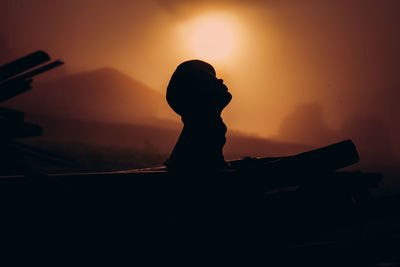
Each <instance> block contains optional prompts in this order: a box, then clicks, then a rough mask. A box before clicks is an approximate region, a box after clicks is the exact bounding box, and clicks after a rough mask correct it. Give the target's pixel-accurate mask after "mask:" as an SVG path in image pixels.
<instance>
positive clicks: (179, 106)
mask: <svg viewBox="0 0 400 267" xmlns="http://www.w3.org/2000/svg"><path fill="white" fill-rule="evenodd" d="M28 62H31V61H30V60H28ZM22 65H25V63H23V64H22ZM28 65H29V64H28ZM9 66H10V65H9ZM11 66H13V64H11ZM27 68H30V67H27ZM0 70H1V71H2V73H0V77H2V76H1V75H4V71H5V73H7V70H8V68H5V69H4V66H2V67H1V68H0ZM182 73H183V75H184V77H180V76H179V75H181V74H182ZM175 74H176V76H173V78H172V79H171V83H170V87H169V88H168V95H167V99H168V101H169V103H170V105H171V107H172V108H173V109H174V110H175V111H176V112H177V113H178V114H180V115H181V116H182V119H183V122H184V124H185V126H184V129H183V131H182V134H181V137H180V138H179V140H178V143H177V145H176V147H175V149H174V151H173V153H172V155H171V157H170V159H169V161H168V163H167V166H168V169H167V168H166V167H159V168H150V169H142V170H126V171H120V172H103V173H101V172H98V173H74V174H71V173H59V174H46V173H38V172H34V171H32V170H28V169H26V170H24V174H23V175H8V176H0V215H1V219H0V231H1V241H0V242H2V243H3V244H4V245H6V247H8V248H9V249H10V250H11V251H13V252H14V253H17V254H18V255H19V256H20V257H24V258H25V259H26V258H29V259H32V255H34V257H35V258H39V259H48V258H49V257H54V256H55V257H56V258H57V259H56V262H57V263H65V261H66V260H68V259H71V257H76V255H77V254H83V255H85V256H87V257H89V258H91V261H92V260H93V258H92V257H94V258H95V259H97V260H101V261H103V259H104V258H106V257H107V255H108V254H109V253H110V252H111V251H112V252H113V256H112V258H111V260H112V262H113V263H114V264H113V265H116V264H115V263H116V262H118V261H119V260H123V261H125V262H126V261H127V260H128V261H129V262H130V263H134V264H140V263H141V262H142V261H145V265H155V264H157V265H160V263H161V264H163V265H166V264H169V263H171V264H174V265H182V266H193V265H203V266H204V265H222V266H225V265H232V264H239V265H243V266H254V265H269V266H282V265H285V266H299V265H300V266H301V265H304V266H311V265H313V266H384V265H385V264H386V266H387V264H391V266H396V265H395V264H397V263H398V262H399V254H398V251H400V246H399V244H400V242H399V238H400V236H399V235H398V233H399V232H400V231H399V227H398V224H397V223H396V222H399V221H400V215H399V212H398V210H399V209H398V207H399V203H400V200H399V199H391V201H386V200H382V199H381V200H376V199H374V198H373V195H372V194H370V189H371V188H373V187H376V186H378V184H379V182H380V179H381V175H380V174H374V173H363V172H360V171H338V169H340V168H343V167H346V166H349V165H351V164H354V163H356V162H358V160H359V157H358V153H357V150H356V148H355V146H354V144H353V143H352V142H351V141H350V140H346V141H342V142H339V143H336V144H333V145H329V146H326V147H322V148H320V149H317V150H313V151H308V152H304V153H301V154H297V155H292V156H285V157H274V158H271V157H270V158H246V159H241V160H236V161H230V162H229V163H227V162H225V160H224V158H223V155H222V147H223V145H224V143H225V132H226V128H225V126H224V124H223V122H222V119H221V117H220V115H221V111H222V110H223V108H224V107H225V106H226V105H227V104H228V103H229V101H230V95H229V93H227V91H226V90H225V87H224V86H223V85H222V83H221V81H219V80H218V79H216V77H215V71H214V70H213V68H212V67H210V66H209V65H208V64H205V63H204V62H199V61H190V62H187V63H184V65H181V66H180V67H178V69H177V71H176V72H175ZM175 74H174V75H175ZM12 75H18V74H17V73H14V74H12ZM12 75H11V76H9V77H6V78H4V79H5V83H2V84H1V85H0V86H3V85H4V84H5V85H6V86H5V87H3V88H6V91H7V92H8V93H7V94H9V96H11V95H12V94H10V93H9V92H12V90H13V89H18V88H20V90H22V91H24V90H28V89H29V83H30V81H29V80H24V79H22V82H21V83H14V84H13V85H12V86H11V82H10V83H7V81H8V80H9V79H13V78H12ZM187 75H188V76H187ZM3 77H5V76H3ZM188 77H190V79H189V78H188ZM187 79H189V80H187ZM192 82H195V83H194V84H191V83H192ZM188 84H189V85H190V86H193V87H190V88H192V89H193V88H197V87H196V86H200V87H199V88H198V89H199V91H198V90H197V89H196V90H194V91H193V90H192V91H185V88H188V87H187V86H188ZM204 84H206V85H204ZM207 88H208V89H210V88H211V89H212V90H213V91H210V92H209V91H207V90H204V89H207ZM182 90H183V91H182ZM1 94H2V91H0V95H1ZM0 97H1V96H0ZM7 114H10V113H7ZM12 114H14V113H12ZM13 118H14V119H16V118H17V117H13ZM19 118H20V119H21V116H20V117H19ZM9 119H10V117H6V115H4V117H3V120H4V122H7V121H8V120H9ZM19 122H21V120H20V121H19ZM16 129H17V128H14V130H13V131H12V133H15V134H14V135H4V134H3V136H2V140H1V142H2V145H4V147H12V146H8V145H9V143H10V142H12V139H14V138H16V137H21V136H22V135H17V134H18V133H21V132H22V130H18V131H17V130H16ZM4 132H5V131H3V133H4ZM32 134H33V133H32ZM35 134H40V133H37V132H35ZM28 136H29V135H28ZM10 149H11V148H10ZM3 155H5V156H4V157H6V156H7V155H12V151H11V150H8V151H7V152H6V153H5V154H4V153H3ZM16 160H23V157H19V158H16ZM115 251H117V254H116V256H114V255H115V254H114V253H115ZM3 252H5V251H4V250H3ZM21 255H22V256H21ZM60 255H62V256H60ZM18 259H19V257H14V262H15V261H16V260H18ZM57 265H60V264H57Z"/></svg>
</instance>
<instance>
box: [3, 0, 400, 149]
mask: <svg viewBox="0 0 400 267" xmlns="http://www.w3.org/2000/svg"><path fill="white" fill-rule="evenodd" d="M0 10H1V11H0V15H1V16H0V17H1V18H0V21H1V26H0V48H1V49H0V50H1V52H3V53H0V62H5V61H7V60H10V59H13V58H17V57H19V56H22V55H24V54H26V53H29V52H32V51H35V50H37V49H43V50H45V51H48V52H49V54H50V55H51V56H52V57H54V58H61V59H62V60H64V61H65V62H66V65H65V67H64V68H65V70H64V73H78V72H81V71H90V70H95V69H98V68H102V67H112V68H115V69H117V70H118V71H120V72H122V73H125V74H127V75H128V76H130V77H132V78H134V79H136V80H138V81H140V82H141V83H143V84H145V85H147V86H149V87H150V88H152V89H154V90H156V91H158V92H160V93H161V94H162V95H164V94H165V88H166V85H167V84H168V81H169V78H170V76H171V74H172V72H173V71H174V69H175V68H176V66H177V65H178V64H179V63H180V62H182V61H184V60H187V59H192V58H199V59H203V60H206V61H208V62H210V63H211V64H213V65H214V67H215V68H216V70H217V75H218V77H220V78H223V79H224V81H225V83H226V84H227V86H228V87H229V88H230V91H231V92H232V94H233V101H232V103H231V104H230V105H229V106H228V108H227V109H226V111H224V114H223V118H224V120H225V122H226V123H227V125H228V127H229V128H230V129H238V130H239V129H240V130H241V131H243V132H247V133H252V134H255V135H258V136H263V137H274V138H278V139H280V140H285V141H297V142H298V143H309V142H313V143H315V144H317V145H318V144H322V143H327V142H331V141H335V140H337V139H341V138H342V137H348V138H353V137H354V136H355V139H362V140H361V142H367V143H375V144H376V146H377V148H376V149H377V150H381V151H382V152H384V151H385V150H387V149H386V148H387V147H391V148H393V149H394V150H395V151H396V153H397V155H399V152H400V141H398V140H397V136H398V134H399V133H400V127H399V126H398V123H397V121H398V119H397V116H398V115H400V108H399V106H398V105H397V102H398V94H399V93H398V91H399V88H400V76H399V75H398V70H399V69H400V68H399V67H400V65H399V64H400V51H399V50H398V47H399V46H400V35H399V34H398V26H397V25H399V24H400V17H399V16H398V14H399V11H400V3H399V2H398V1H390V0H388V1H379V2H377V1H358V0H352V1H343V2H342V1H324V2H323V3H321V2H320V1H315V0H308V1H304V2H301V3H298V2H296V1H267V2H265V3H264V1H246V2H244V1H191V2H190V4H187V3H183V2H181V1H171V0H158V1H145V2H143V1H125V0H119V1H113V3H110V2H108V1H84V2H81V1H68V2H63V1H49V0H40V1H35V2H31V1H25V0H20V1H2V3H1V8H0ZM207 20H208V21H212V20H220V21H217V22H221V23H222V24H223V25H225V26H226V27H227V28H230V29H232V34H231V35H232V36H231V35H229V34H228V36H227V38H228V39H229V38H231V39H229V42H228V43H226V44H224V45H225V47H226V48H227V49H225V50H228V48H229V53H230V54H227V55H224V57H219V56H220V55H221V53H222V52H224V51H222V52H219V53H210V54H207V53H202V52H204V51H199V50H198V49H197V47H196V46H194V45H193V40H196V42H201V41H202V39H201V37H202V36H200V39H198V38H199V37H198V36H192V35H193V33H195V32H197V28H196V27H197V26H196V25H197V24H198V23H200V22H201V23H203V22H204V23H205V22H207ZM199 21H200V22H199ZM224 23H225V24H224ZM225 26H224V27H225ZM195 37H196V38H197V39H193V38H195ZM203 39H205V40H208V39H212V36H211V37H210V36H207V35H204V38H203ZM230 45H232V46H230ZM196 49H197V50H196ZM214 52H215V51H214ZM62 74H63V73H62ZM49 76H50V74H49ZM358 124H359V125H358ZM315 128H318V129H315ZM376 129H381V131H380V130H376ZM370 131H372V132H376V133H377V134H366V133H367V132H370ZM383 139H384V140H383ZM356 141H358V140H356ZM381 142H382V148H379V145H380V143H381Z"/></svg>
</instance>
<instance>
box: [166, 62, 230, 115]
mask: <svg viewBox="0 0 400 267" xmlns="http://www.w3.org/2000/svg"><path fill="white" fill-rule="evenodd" d="M231 99H232V95H231V94H230V93H229V92H228V88H227V87H226V86H225V85H224V84H223V80H221V79H217V77H216V73H215V70H214V68H213V66H211V65H210V64H208V63H206V62H204V61H201V60H189V61H185V62H183V63H182V64H180V65H179V66H178V67H177V68H176V70H175V72H174V74H173V75H172V77H171V80H170V81H169V84H168V87H167V101H168V104H169V105H170V106H171V108H172V109H173V110H174V111H175V112H176V113H178V114H179V115H181V116H182V117H191V116H202V115H206V114H210V113H221V111H222V110H223V109H224V107H225V106H226V105H228V103H229V102H230V101H231Z"/></svg>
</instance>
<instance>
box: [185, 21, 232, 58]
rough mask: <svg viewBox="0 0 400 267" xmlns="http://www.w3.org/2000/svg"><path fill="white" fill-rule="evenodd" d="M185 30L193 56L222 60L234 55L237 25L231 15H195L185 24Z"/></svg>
mask: <svg viewBox="0 0 400 267" xmlns="http://www.w3.org/2000/svg"><path fill="white" fill-rule="evenodd" d="M185 32H186V34H185V35H186V38H187V39H186V40H187V41H188V47H189V48H190V50H191V54H193V56H194V57H197V58H200V59H206V60H213V61H222V60H227V59H229V58H231V57H233V56H234V53H235V50H236V48H237V44H238V27H237V23H236V22H235V20H234V18H233V17H231V16H228V15H222V14H208V15H203V16H200V17H197V18H195V19H194V20H192V21H191V22H190V23H189V24H188V25H187V30H186V31H185Z"/></svg>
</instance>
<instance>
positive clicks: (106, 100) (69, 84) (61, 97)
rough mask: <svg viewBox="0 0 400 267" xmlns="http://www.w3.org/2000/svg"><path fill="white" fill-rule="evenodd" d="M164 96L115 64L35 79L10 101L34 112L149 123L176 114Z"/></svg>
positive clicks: (89, 119)
mask: <svg viewBox="0 0 400 267" xmlns="http://www.w3.org/2000/svg"><path fill="white" fill-rule="evenodd" d="M164 98H165V97H164V96H163V95H162V94H161V93H159V92H157V91H155V90H153V89H151V88H149V87H147V86H146V85H144V84H143V83H141V82H139V81H137V80H135V79H133V78H131V77H129V76H128V75H125V74H123V73H121V72H119V71H117V70H115V69H112V68H102V69H98V70H94V71H88V72H83V73H79V74H73V75H68V76H65V77H63V78H60V79H57V80H54V81H51V82H47V83H42V84H40V83H38V84H35V83H34V87H33V90H31V91H30V92H27V93H25V94H23V95H20V96H19V97H16V98H15V99H12V100H10V101H8V102H7V103H6V105H7V106H8V107H11V108H17V109H20V110H23V111H25V112H27V113H31V114H40V115H45V116H49V115H50V116H52V117H61V118H69V119H79V120H84V121H98V122H112V123H148V122H150V121H153V120H155V119H158V120H160V119H171V118H174V115H173V113H172V111H170V109H169V107H168V106H167V104H166V103H165V100H164Z"/></svg>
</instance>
